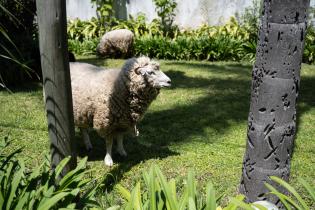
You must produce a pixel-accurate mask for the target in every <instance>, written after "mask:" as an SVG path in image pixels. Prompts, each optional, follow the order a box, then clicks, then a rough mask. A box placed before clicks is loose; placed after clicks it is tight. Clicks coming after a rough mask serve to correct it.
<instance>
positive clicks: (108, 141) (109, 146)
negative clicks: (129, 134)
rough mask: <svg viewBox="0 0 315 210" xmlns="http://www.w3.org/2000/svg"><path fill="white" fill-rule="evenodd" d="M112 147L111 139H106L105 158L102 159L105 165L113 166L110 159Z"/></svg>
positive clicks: (110, 137) (109, 137)
mask: <svg viewBox="0 0 315 210" xmlns="http://www.w3.org/2000/svg"><path fill="white" fill-rule="evenodd" d="M112 146H113V137H112V136H108V137H107V138H106V156H105V159H104V162H105V165H107V166H113V164H114V163H113V159H112Z"/></svg>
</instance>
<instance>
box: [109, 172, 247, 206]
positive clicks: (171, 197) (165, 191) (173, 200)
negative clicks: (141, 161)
mask: <svg viewBox="0 0 315 210" xmlns="http://www.w3.org/2000/svg"><path fill="white" fill-rule="evenodd" d="M143 180H144V184H145V190H144V191H142V189H141V182H137V184H136V185H135V187H134V188H133V189H132V191H131V192H130V191H128V190H127V189H126V188H124V187H123V186H121V185H119V184H118V185H116V188H115V190H116V191H117V192H118V193H119V194H120V195H121V196H122V198H123V199H124V200H125V203H124V205H123V206H114V207H112V208H116V209H120V208H123V209H126V210H132V209H135V210H138V209H142V210H146V209H150V210H159V209H165V210H167V209H178V210H181V209H200V210H215V209H218V210H219V209H223V210H236V209H237V207H238V206H242V207H244V208H245V209H253V208H251V206H250V205H249V204H245V203H243V202H242V200H243V199H244V196H238V197H236V198H234V199H233V202H232V203H230V204H229V205H228V206H227V207H225V208H222V207H220V206H219V205H218V204H217V203H218V201H219V200H220V199H221V197H222V195H220V196H217V195H216V193H215V190H214V187H213V185H212V184H211V183H208V184H207V187H206V190H205V191H206V192H205V194H202V192H200V191H199V190H198V189H201V188H200V187H198V186H197V183H196V180H195V178H194V173H193V172H192V171H191V172H189V174H188V176H187V179H186V181H185V183H184V186H183V187H182V193H179V192H178V189H181V188H180V187H179V186H176V182H175V180H174V179H171V180H169V181H168V180H167V179H166V178H165V176H164V175H163V174H162V172H161V170H160V169H159V168H158V167H156V166H155V167H152V168H151V169H150V170H149V171H148V172H144V173H143ZM179 194H181V195H179Z"/></svg>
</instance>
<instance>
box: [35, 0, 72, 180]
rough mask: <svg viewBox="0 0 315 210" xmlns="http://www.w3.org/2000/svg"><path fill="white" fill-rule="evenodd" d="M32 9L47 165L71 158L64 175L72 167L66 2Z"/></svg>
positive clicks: (42, 1)
mask: <svg viewBox="0 0 315 210" xmlns="http://www.w3.org/2000/svg"><path fill="white" fill-rule="evenodd" d="M36 6H37V17H38V26H39V43H40V57H41V65H42V72H43V86H44V91H45V94H44V95H45V103H46V113H47V120H48V132H49V137H50V141H51V160H52V161H51V164H52V169H54V168H55V167H56V165H58V163H59V162H60V160H62V159H63V158H65V157H67V156H71V157H72V158H71V160H70V162H69V164H68V165H67V166H66V167H65V169H64V171H63V175H64V173H66V172H68V171H69V170H71V169H73V168H75V166H76V149H75V142H74V122H73V108H72V95H71V80H70V70H69V58H68V45H67V34H66V29H67V28H66V27H67V20H66V1H65V0H37V1H36Z"/></svg>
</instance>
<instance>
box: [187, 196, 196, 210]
mask: <svg viewBox="0 0 315 210" xmlns="http://www.w3.org/2000/svg"><path fill="white" fill-rule="evenodd" d="M188 209H189V210H197V209H196V204H195V201H194V199H193V198H192V197H189V198H188Z"/></svg>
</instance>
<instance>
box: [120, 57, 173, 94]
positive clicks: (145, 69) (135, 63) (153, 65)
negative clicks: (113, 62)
mask: <svg viewBox="0 0 315 210" xmlns="http://www.w3.org/2000/svg"><path fill="white" fill-rule="evenodd" d="M127 66H128V67H131V66H132V68H129V69H132V70H134V72H135V73H136V74H137V75H141V76H142V77H143V78H144V80H145V81H147V83H148V84H149V85H150V86H152V87H154V88H157V89H160V88H162V87H169V86H171V79H170V78H169V77H168V76H166V75H165V74H164V73H163V72H162V71H161V70H160V65H159V64H158V63H157V62H156V61H151V60H150V58H148V57H139V58H132V59H129V60H128V61H127V62H126V64H125V67H127Z"/></svg>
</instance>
